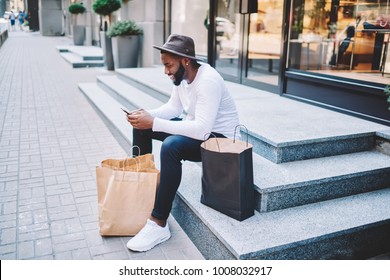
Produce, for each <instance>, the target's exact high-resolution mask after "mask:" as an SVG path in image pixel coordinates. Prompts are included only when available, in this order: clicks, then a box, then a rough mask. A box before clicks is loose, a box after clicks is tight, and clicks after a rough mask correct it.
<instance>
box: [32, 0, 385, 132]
mask: <svg viewBox="0 0 390 280" xmlns="http://www.w3.org/2000/svg"><path fill="white" fill-rule="evenodd" d="M29 1H33V0H29ZM48 1H51V0H39V2H40V3H41V5H45V3H46V2H48ZM53 1H54V2H58V3H60V4H61V8H60V9H61V10H62V14H61V17H60V18H61V28H62V33H64V34H66V35H71V28H70V27H71V25H72V18H71V15H70V14H69V12H67V7H68V6H69V4H70V2H72V1H71V0H53ZM83 3H84V5H85V6H86V8H87V11H88V12H87V15H86V16H84V24H85V25H86V27H87V39H86V44H87V45H88V44H90V45H99V24H100V23H99V21H100V17H99V16H96V15H95V14H94V13H93V12H92V9H91V7H92V4H93V0H87V1H83ZM46 4H47V3H46ZM389 13H390V11H389V2H388V0H368V1H365V2H362V1H359V0H348V1H343V0H197V1H191V0H126V1H125V0H124V1H122V8H121V9H120V10H119V11H117V12H116V13H115V15H114V17H115V18H116V19H132V20H134V21H136V22H137V23H138V24H139V25H141V26H142V28H143V29H144V38H143V51H142V66H144V67H148V66H152V65H155V64H159V63H160V61H159V54H158V52H156V51H155V50H154V49H153V48H152V47H151V46H152V45H159V44H162V43H163V42H164V41H165V39H166V38H167V37H168V35H169V34H171V33H181V34H186V35H189V36H191V37H193V38H194V40H195V43H196V48H197V55H198V56H201V57H203V58H204V59H205V60H207V61H208V63H210V64H211V65H213V66H214V67H215V68H216V69H217V70H218V71H219V72H220V73H221V74H222V75H223V77H224V78H225V79H226V80H229V81H234V82H237V83H241V84H245V85H249V86H252V87H256V88H259V89H265V90H268V91H271V92H274V93H275V94H280V95H283V96H286V97H290V98H294V99H299V100H301V101H304V102H309V103H313V104H316V105H319V106H323V107H327V108H331V109H332V110H339V111H341V112H345V113H348V114H352V115H355V116H359V117H361V118H365V119H368V120H371V121H375V122H379V123H383V124H387V125H390V111H389V110H388V107H389V106H390V104H389V103H388V102H387V100H386V95H385V93H384V88H385V86H386V85H387V84H390V59H388V56H389V54H388V43H389V38H390V15H389ZM40 20H41V21H44V20H45V17H40ZM47 22H49V21H48V20H47ZM47 24H48V23H41V24H40V26H41V29H44V28H45V25H47Z"/></svg>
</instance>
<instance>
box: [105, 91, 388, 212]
mask: <svg viewBox="0 0 390 280" xmlns="http://www.w3.org/2000/svg"><path fill="white" fill-rule="evenodd" d="M104 93H105V92H104ZM104 93H103V94H104ZM116 102H118V101H116ZM106 103H107V102H106ZM121 106H122V105H121V103H120V102H118V105H117V107H118V108H119V107H121ZM115 113H116V114H117V115H119V118H120V120H117V122H120V124H118V123H116V122H115V120H112V121H111V122H112V125H113V126H115V127H116V128H117V129H118V130H119V131H122V130H123V128H121V126H124V127H125V129H127V130H126V132H124V133H122V134H123V137H126V138H127V139H128V142H131V134H132V131H131V129H129V126H128V124H127V123H126V122H125V121H124V120H123V118H124V117H123V115H122V112H120V111H119V110H118V109H117V111H116V112H115ZM103 114H104V112H103ZM106 117H107V118H109V117H108V116H106ZM111 119H112V118H111ZM365 154H367V153H362V155H363V158H366V157H365ZM359 156H360V155H359ZM346 157H348V156H341V157H340V160H339V159H337V158H329V159H326V162H328V163H329V162H330V163H329V164H330V165H331V166H332V167H333V166H334V165H336V164H335V162H336V161H337V162H340V161H342V162H347V161H348V160H347V159H346ZM349 157H351V156H349ZM253 158H254V183H255V187H254V188H255V191H256V192H257V194H256V193H255V196H256V202H257V203H256V206H255V207H256V209H257V210H258V211H260V212H268V211H275V210H280V209H284V208H290V207H294V206H299V205H303V204H308V203H315V202H319V201H323V200H329V199H334V198H338V197H343V196H346V195H351V194H356V193H359V191H360V190H361V189H364V190H363V191H371V190H376V189H379V188H383V187H390V185H389V186H384V185H383V183H382V181H383V180H382V181H378V182H377V183H376V184H374V183H372V184H369V186H370V188H364V186H360V185H359V184H357V185H355V186H354V188H353V189H354V190H351V188H347V189H345V186H344V184H345V181H347V182H354V181H355V180H358V181H359V180H360V178H361V177H362V174H364V175H369V176H371V177H372V175H371V174H373V175H374V177H375V174H379V177H380V178H381V177H385V176H382V175H385V174H386V173H387V172H388V171H389V168H387V169H384V168H383V167H386V165H383V164H382V165H379V164H378V165H373V167H372V168H373V169H371V170H366V169H364V168H363V169H362V168H361V167H360V168H356V169H355V168H353V169H351V168H350V169H348V170H346V171H344V173H343V172H336V173H337V174H334V173H332V172H328V174H324V173H321V174H318V176H317V177H315V176H313V175H312V174H309V175H310V176H309V177H308V176H306V177H301V178H294V179H295V181H286V180H284V181H283V180H282V181H281V180H279V182H278V181H277V180H274V181H273V183H270V182H268V183H267V185H264V184H263V183H260V182H263V181H264V180H263V179H262V176H261V175H260V173H261V172H262V170H267V172H268V174H271V173H273V174H275V173H277V174H280V175H282V174H283V173H281V172H282V171H283V170H284V171H286V170H287V169H288V168H287V166H290V167H291V166H293V167H294V166H295V167H294V168H293V169H292V171H291V172H294V170H296V169H297V168H298V167H299V169H300V170H302V169H305V166H306V167H307V165H310V166H311V167H312V166H316V165H317V166H318V165H320V166H321V167H323V166H324V163H323V160H318V159H314V160H309V161H306V162H305V161H299V162H294V163H289V164H282V165H277V164H274V163H270V162H268V161H266V160H264V159H262V157H260V156H258V155H256V154H254V157H253ZM361 158H362V156H360V157H359V158H357V159H354V161H352V163H351V162H350V163H351V165H352V164H353V162H355V161H356V160H361ZM376 158H377V159H378V158H379V159H381V160H382V161H385V160H384V159H382V158H381V157H378V156H377V157H376ZM300 166H302V167H300ZM389 166H390V165H389ZM265 168H266V169H265ZM267 168H268V169H267ZM278 169H281V171H278ZM290 169H291V168H290ZM306 169H307V168H306ZM272 170H273V171H272ZM283 175H284V176H287V177H288V178H289V177H290V176H291V175H288V174H287V175H285V174H283ZM270 176H272V175H270ZM263 177H264V176H263ZM355 178H356V179H355ZM271 181H272V180H271ZM362 182H365V181H364V180H362ZM339 185H340V189H342V190H343V191H342V192H341V191H338V192H333V194H332V195H326V191H327V190H328V191H330V190H332V189H335V188H336V189H338V188H337V187H338V186H339ZM281 193H283V194H284V195H283V196H281V197H282V198H283V197H285V196H287V194H289V193H290V194H291V195H292V194H295V195H294V196H293V197H295V198H296V199H290V200H288V201H284V200H283V199H282V198H281V197H279V196H280V194H281ZM307 193H311V195H310V198H308V195H307ZM324 193H325V195H324ZM297 194H299V195H297ZM274 197H276V199H274Z"/></svg>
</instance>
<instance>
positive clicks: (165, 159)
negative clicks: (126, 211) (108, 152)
mask: <svg viewBox="0 0 390 280" xmlns="http://www.w3.org/2000/svg"><path fill="white" fill-rule="evenodd" d="M213 134H214V135H216V136H217V137H224V136H223V135H222V134H218V133H213ZM153 139H155V140H160V141H162V142H163V143H162V146H161V151H160V162H161V164H160V165H161V167H160V184H159V186H158V189H157V194H156V199H155V202H154V208H153V211H152V216H153V217H155V218H157V219H160V220H166V219H167V218H168V216H169V213H170V212H171V209H172V203H173V199H174V198H175V195H176V192H177V189H178V188H179V185H180V182H181V177H182V163H181V161H182V160H189V161H195V162H199V161H201V154H200V144H202V143H203V141H202V140H196V139H193V138H189V137H186V136H181V135H171V134H168V133H163V132H153V131H152V130H151V129H147V130H138V129H133V145H134V146H138V147H139V148H140V153H141V155H143V154H147V153H151V152H152V140H153ZM133 155H134V156H136V155H138V149H137V148H133Z"/></svg>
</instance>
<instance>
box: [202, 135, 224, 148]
mask: <svg viewBox="0 0 390 280" xmlns="http://www.w3.org/2000/svg"><path fill="white" fill-rule="evenodd" d="M206 135H210V136H211V135H212V136H214V138H215V141H217V147H218V152H221V149H220V148H219V143H218V138H217V136H215V134H214V133H212V132H211V133H206V134H205V135H204V136H203V140H204V142H203V143H204V147H205V148H206Z"/></svg>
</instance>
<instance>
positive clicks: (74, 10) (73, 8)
mask: <svg viewBox="0 0 390 280" xmlns="http://www.w3.org/2000/svg"><path fill="white" fill-rule="evenodd" d="M68 10H69V13H71V14H82V13H85V11H86V9H85V7H84V6H83V4H81V3H74V4H71V5H70V6H69V8H68Z"/></svg>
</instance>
